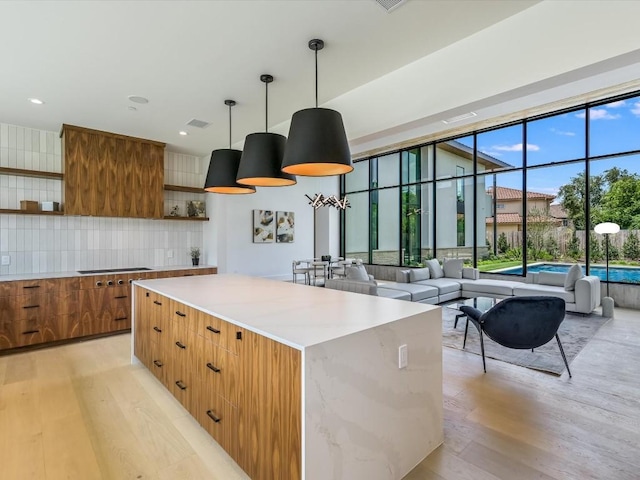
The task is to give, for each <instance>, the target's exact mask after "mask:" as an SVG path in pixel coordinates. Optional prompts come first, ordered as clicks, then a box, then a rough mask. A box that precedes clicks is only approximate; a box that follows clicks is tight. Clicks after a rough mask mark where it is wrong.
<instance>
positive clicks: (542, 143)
mask: <svg viewBox="0 0 640 480" xmlns="http://www.w3.org/2000/svg"><path fill="white" fill-rule="evenodd" d="M527 144H528V147H527V166H531V165H542V164H545V163H552V162H558V161H563V160H577V159H579V158H584V157H585V156H586V152H585V147H586V143H585V121H584V115H583V118H579V117H577V116H576V113H575V112H572V113H564V114H562V115H556V116H554V117H549V118H542V119H540V120H536V121H534V122H528V123H527Z"/></svg>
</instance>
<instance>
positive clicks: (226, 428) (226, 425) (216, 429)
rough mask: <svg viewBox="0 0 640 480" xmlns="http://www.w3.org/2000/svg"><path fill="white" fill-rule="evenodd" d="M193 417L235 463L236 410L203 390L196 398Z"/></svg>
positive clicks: (218, 397)
mask: <svg viewBox="0 0 640 480" xmlns="http://www.w3.org/2000/svg"><path fill="white" fill-rule="evenodd" d="M196 409H197V410H196V411H195V412H193V413H194V417H195V418H196V420H198V423H200V425H202V426H203V427H204V429H205V430H206V431H207V432H208V433H209V435H211V436H212V437H213V438H214V439H215V441H216V442H218V443H219V444H220V446H221V447H222V448H224V449H225V450H226V452H227V453H228V454H229V455H230V456H231V458H233V459H234V460H235V461H236V462H237V461H238V460H239V458H238V444H239V442H238V433H239V432H240V425H239V416H238V409H237V408H236V407H234V406H233V405H231V404H230V403H229V402H227V401H226V400H225V399H224V398H222V397H221V396H219V395H216V394H215V393H213V392H212V391H210V390H208V389H207V388H203V389H202V390H201V392H200V394H199V396H198V401H197V404H196Z"/></svg>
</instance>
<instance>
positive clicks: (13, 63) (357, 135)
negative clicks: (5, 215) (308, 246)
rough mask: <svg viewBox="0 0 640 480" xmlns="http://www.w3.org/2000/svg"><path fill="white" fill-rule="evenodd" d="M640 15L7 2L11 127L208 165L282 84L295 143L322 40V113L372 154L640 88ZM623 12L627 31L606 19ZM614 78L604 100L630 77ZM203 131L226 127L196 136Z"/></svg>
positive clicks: (256, 120)
mask: <svg viewBox="0 0 640 480" xmlns="http://www.w3.org/2000/svg"><path fill="white" fill-rule="evenodd" d="M596 4H597V5H596ZM600 4H602V5H606V6H608V7H607V8H606V9H605V8H604V7H603V6H598V5H600ZM628 4H631V5H628ZM638 4H640V2H616V1H611V2H582V1H577V2H559V1H545V2H539V1H533V0H519V1H504V0H497V1H488V0H475V1H474V0H467V1H460V0H443V1H436V0H430V1H421V0H409V1H408V2H406V3H405V4H404V5H402V6H401V7H399V8H398V9H396V10H394V11H393V12H391V13H387V12H386V11H385V10H384V9H383V8H382V7H380V6H379V5H378V4H376V3H375V1H374V0H342V1H332V0H317V1H311V0H308V1H302V0H296V1H293V0H284V1H276V0H263V1H250V0H244V1H237V0H236V1H211V2H205V1H199V2H191V1H160V2H141V1H140V2H138V1H129V2H115V1H91V2H61V1H44V2H25V1H17V2H14V1H1V2H0V18H2V20H3V21H2V28H0V59H1V60H0V65H2V68H1V70H0V71H1V72H2V74H0V122H4V123H11V124H17V125H23V126H28V127H33V128H42V129H46V130H53V131H58V130H59V129H60V126H61V124H62V123H69V124H74V125H80V126H84V127H89V128H95V129H99V130H106V131H111V132H116V133H122V134H126V135H131V136H137V137H143V138H149V139H153V140H159V141H164V142H167V143H168V144H169V147H170V148H171V149H172V150H176V151H184V152H187V153H192V154H195V155H200V156H202V155H206V154H207V153H208V152H210V151H211V150H212V149H215V148H224V147H226V146H227V144H228V122H227V118H228V117H227V107H226V106H225V105H224V103H223V102H224V100H225V99H226V98H232V99H234V100H236V101H237V102H238V105H237V106H236V107H234V110H233V143H234V144H237V143H238V142H241V141H242V140H243V139H244V136H245V135H247V134H249V133H252V132H254V131H262V130H263V129H264V85H263V84H262V83H261V82H260V81H259V76H260V74H261V73H270V74H272V75H273V76H274V77H275V82H274V83H273V84H271V85H270V87H269V109H270V112H269V123H270V128H273V129H275V130H276V131H280V133H284V134H286V133H287V130H288V123H287V122H288V120H289V118H290V117H291V115H292V113H293V112H295V111H297V110H299V109H301V108H307V107H310V106H313V103H314V55H313V52H312V51H311V50H309V49H308V47H307V42H308V40H310V39H311V38H322V39H323V40H325V42H326V46H325V49H324V50H322V51H321V52H319V55H318V59H319V70H320V78H319V81H320V85H319V86H320V92H319V96H320V104H325V105H326V106H329V107H331V108H336V109H338V110H340V111H341V112H342V114H343V116H344V118H345V124H346V127H347V134H348V136H349V138H350V140H351V142H352V147H355V148H356V150H357V149H363V148H365V147H367V148H368V147H371V146H372V145H374V144H375V143H376V142H378V143H380V142H382V141H386V140H385V139H387V138H392V139H394V140H395V139H397V138H400V137H401V136H402V134H403V133H402V132H404V135H405V136H406V135H409V134H410V135H413V134H415V133H416V132H424V131H433V130H435V129H444V128H446V126H445V125H444V124H442V123H441V122H440V120H442V119H444V118H448V117H450V116H453V115H456V114H460V113H464V112H465V111H467V110H468V109H471V107H473V108H474V109H476V110H481V109H482V108H487V109H488V111H489V112H491V114H496V113H499V111H498V110H496V108H495V107H496V106H497V105H502V107H501V109H502V110H505V109H508V108H509V102H511V101H513V100H518V99H520V103H522V100H521V99H522V98H523V97H525V96H527V95H532V96H533V97H532V98H534V99H535V100H534V101H535V102H543V101H546V100H547V98H545V97H543V96H542V97H541V96H540V95H539V94H540V93H541V92H544V91H547V90H550V89H554V88H555V89H556V94H555V95H559V94H560V93H559V92H558V91H557V87H559V86H562V85H567V84H570V83H571V82H575V81H584V80H585V79H588V78H595V77H594V76H596V75H598V74H602V73H603V72H605V73H606V72H608V71H611V69H612V68H613V67H619V68H627V69H629V68H631V73H628V74H627V75H631V76H633V75H635V78H640V74H638V73H639V72H637V71H636V70H633V68H635V66H636V65H637V62H638V61H640V56H638V55H637V54H638V50H637V49H636V47H637V46H638V45H640V39H639V38H638V34H637V33H635V32H636V31H637V29H635V28H633V29H632V28H629V30H626V31H624V32H625V35H618V36H622V37H623V38H617V37H616V38H614V39H612V38H611V37H610V36H608V35H607V33H608V31H607V29H609V30H611V32H612V33H613V34H615V33H616V32H620V31H621V30H620V24H621V23H622V24H623V26H622V28H624V27H625V26H626V23H631V22H632V21H633V19H634V18H638V15H636V14H640V12H639V11H638V7H637V6H636V5H638ZM612 13H616V14H617V15H619V17H616V22H617V23H616V24H614V25H610V22H608V21H607V19H606V18H603V15H605V17H606V15H610V14H612ZM572 19H573V20H572ZM585 22H586V24H585ZM590 22H591V23H593V26H597V27H598V30H597V31H595V32H590V31H589V30H588V29H589V27H590V26H591V23H590ZM598 22H600V23H598ZM634 27H635V26H634ZM603 28H604V30H605V31H604V32H603V35H602V36H601V37H600V38H599V39H598V38H596V39H593V38H592V37H593V36H596V37H597V36H598V35H590V33H595V34H597V33H598V32H600V31H602V29H603ZM585 29H586V30H585ZM581 35H584V36H586V37H588V38H587V39H586V41H584V40H582V39H579V38H578V39H576V38H575V37H576V36H577V37H580V36H581ZM578 40H579V41H578ZM592 43H593V45H592ZM554 45H555V47H554ZM580 46H583V48H582V47H580ZM568 53H570V55H568ZM612 59H615V60H616V62H617V63H615V64H613V63H611V62H612V61H613V60H612ZM607 62H609V63H607ZM634 72H635V73H634ZM610 77H611V78H610V80H608V81H607V80H604V79H602V78H600V80H599V83H598V84H597V85H596V88H599V87H602V86H606V85H602V84H603V83H611V82H613V81H625V80H626V79H627V77H626V76H623V77H622V78H621V77H619V76H615V75H610ZM582 88H587V87H586V86H583V87H582ZM588 88H591V87H588ZM514 92H519V94H518V95H515V94H514ZM536 94H538V95H537V96H536ZM562 94H566V92H565V93H562ZM128 95H141V96H144V97H147V98H149V100H150V103H149V104H147V105H137V104H133V103H131V102H129V100H128V99H127V96H128ZM29 97H37V98H41V99H42V100H44V101H45V102H46V103H45V105H42V106H36V105H32V104H30V103H29V102H28V101H27V98H29ZM549 98H550V97H549ZM129 106H135V107H136V108H137V111H130V110H128V107H129ZM491 107H493V110H491ZM192 118H197V119H201V120H205V121H208V122H211V123H212V125H211V126H210V127H208V128H206V129H203V130H200V129H195V128H192V127H187V126H185V124H186V123H187V122H188V121H189V120H191V119H192ZM179 130H187V131H188V132H189V136H187V137H180V136H179V135H178V131H179ZM398 135H400V136H398Z"/></svg>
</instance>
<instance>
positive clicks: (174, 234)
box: [0, 123, 206, 275]
mask: <svg viewBox="0 0 640 480" xmlns="http://www.w3.org/2000/svg"><path fill="white" fill-rule="evenodd" d="M0 166H2V167H10V168H22V169H32V170H42V171H49V172H62V156H61V141H60V138H59V135H58V134H57V133H56V132H47V131H42V130H37V129H32V128H25V127H19V126H15V125H8V124H3V123H0ZM165 183H169V184H177V185H186V186H200V187H201V186H202V185H203V184H204V176H203V172H202V164H201V162H200V159H198V158H197V157H193V156H190V155H180V154H176V153H172V152H165ZM62 186H63V182H62V181H60V180H48V179H47V180H45V179H37V178H29V177H17V176H10V175H0V209H19V208H20V200H36V201H39V202H42V201H57V202H59V201H60V199H61V196H62ZM198 199H200V200H204V194H189V193H180V192H166V202H165V210H167V209H170V205H172V204H179V205H180V207H181V212H182V214H183V215H184V214H185V203H186V200H198ZM203 223H205V222H189V221H175V220H146V219H134V218H105V217H66V216H45V215H21V214H0V255H2V256H9V257H10V262H11V264H10V265H2V266H0V275H8V274H21V273H51V272H67V271H76V270H93V269H100V268H125V267H154V266H156V267H160V266H168V265H188V264H190V263H191V260H190V257H189V256H188V251H189V248H190V247H192V246H197V247H200V248H202V246H203V242H202V240H203V234H202V232H203ZM204 253H205V255H206V249H205V252H204ZM203 263H204V262H203Z"/></svg>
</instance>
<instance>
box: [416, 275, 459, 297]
mask: <svg viewBox="0 0 640 480" xmlns="http://www.w3.org/2000/svg"><path fill="white" fill-rule="evenodd" d="M416 284H417V285H427V286H429V287H436V288H437V289H438V295H444V294H447V293H456V292H460V282H457V281H456V280H454V279H451V278H431V279H429V280H421V281H420V282H416Z"/></svg>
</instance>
